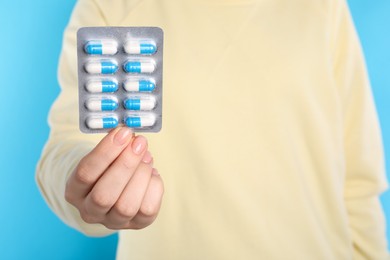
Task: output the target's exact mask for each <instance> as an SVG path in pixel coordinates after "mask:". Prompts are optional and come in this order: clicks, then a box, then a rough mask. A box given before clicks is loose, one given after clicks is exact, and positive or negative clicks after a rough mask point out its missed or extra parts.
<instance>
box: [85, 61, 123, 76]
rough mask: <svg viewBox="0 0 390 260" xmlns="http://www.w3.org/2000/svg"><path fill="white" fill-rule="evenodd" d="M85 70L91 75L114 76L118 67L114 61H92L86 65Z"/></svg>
mask: <svg viewBox="0 0 390 260" xmlns="http://www.w3.org/2000/svg"><path fill="white" fill-rule="evenodd" d="M85 70H86V71H87V72H88V73H90V74H114V73H115V72H116V71H117V70H118V65H116V64H115V63H114V62H112V61H92V62H89V63H87V64H86V65H85Z"/></svg>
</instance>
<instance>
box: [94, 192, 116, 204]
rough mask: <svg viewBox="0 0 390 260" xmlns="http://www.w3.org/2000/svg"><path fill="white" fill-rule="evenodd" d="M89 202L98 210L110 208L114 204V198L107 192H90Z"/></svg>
mask: <svg viewBox="0 0 390 260" xmlns="http://www.w3.org/2000/svg"><path fill="white" fill-rule="evenodd" d="M90 197H91V202H92V203H93V204H94V205H95V206H97V207H99V208H111V206H112V205H113V204H114V202H115V201H114V198H113V197H112V196H111V195H110V194H109V193H107V192H101V191H92V192H91V194H90Z"/></svg>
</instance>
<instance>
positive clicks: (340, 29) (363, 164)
mask: <svg viewBox="0 0 390 260" xmlns="http://www.w3.org/2000/svg"><path fill="white" fill-rule="evenodd" d="M334 2H337V4H336V6H335V8H334V10H333V11H334V16H333V18H332V21H333V22H332V23H333V26H332V31H333V35H332V47H333V48H332V49H333V62H334V68H335V74H334V75H335V80H336V83H337V85H338V87H339V88H340V93H341V94H340V97H341V99H342V102H343V109H344V147H345V161H346V165H345V166H346V173H345V176H346V179H345V192H344V197H345V205H346V209H347V212H348V217H349V225H350V234H351V237H352V240H353V250H354V259H390V255H389V254H388V251H387V242H386V235H385V219H384V215H383V211H382V208H381V204H380V201H379V195H380V193H381V192H383V191H384V190H385V189H386V188H387V182H386V175H385V169H384V158H383V149H382V141H381V135H380V128H379V122H378V118H377V114H376V111H375V106H374V101H373V97H372V93H371V89H370V84H369V81H368V76H367V72H366V68H365V62H364V58H363V55H362V51H361V47H360V43H359V40H358V37H357V33H356V31H355V28H354V25H353V22H352V18H351V16H350V13H349V10H348V6H347V4H346V3H345V1H334Z"/></svg>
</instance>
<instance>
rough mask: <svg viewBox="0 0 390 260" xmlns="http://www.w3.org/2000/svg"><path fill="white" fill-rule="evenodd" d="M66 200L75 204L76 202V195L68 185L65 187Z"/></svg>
mask: <svg viewBox="0 0 390 260" xmlns="http://www.w3.org/2000/svg"><path fill="white" fill-rule="evenodd" d="M64 196H65V200H66V201H67V202H69V203H70V204H72V205H74V204H75V197H74V194H73V192H71V191H70V189H69V188H68V187H66V188H65V194H64Z"/></svg>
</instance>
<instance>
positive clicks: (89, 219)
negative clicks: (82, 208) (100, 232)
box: [80, 212, 99, 224]
mask: <svg viewBox="0 0 390 260" xmlns="http://www.w3.org/2000/svg"><path fill="white" fill-rule="evenodd" d="M80 217H81V219H82V220H83V221H84V222H85V223H88V224H95V223H99V221H98V219H97V218H96V217H94V216H92V215H90V214H88V213H85V212H80Z"/></svg>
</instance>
